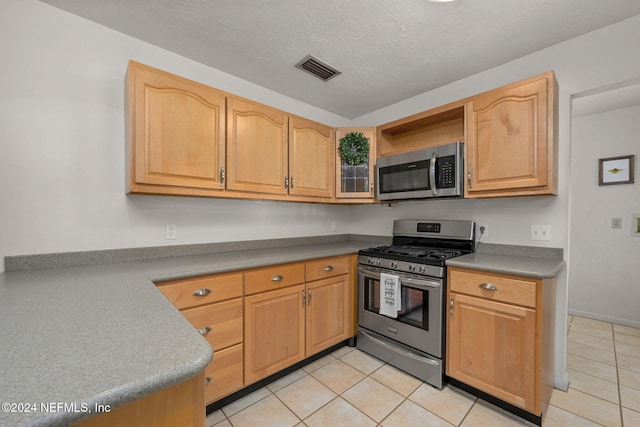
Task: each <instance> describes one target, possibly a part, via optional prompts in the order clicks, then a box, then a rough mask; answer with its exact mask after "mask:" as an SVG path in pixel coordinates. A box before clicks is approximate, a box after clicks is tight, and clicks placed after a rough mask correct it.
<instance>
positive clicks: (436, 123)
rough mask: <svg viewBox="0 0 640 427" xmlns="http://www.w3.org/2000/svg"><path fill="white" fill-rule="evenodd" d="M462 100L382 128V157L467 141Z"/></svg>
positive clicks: (379, 132)
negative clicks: (465, 139)
mask: <svg viewBox="0 0 640 427" xmlns="http://www.w3.org/2000/svg"><path fill="white" fill-rule="evenodd" d="M464 112H465V106H464V104H462V103H455V104H449V105H445V106H443V107H439V108H435V109H432V110H429V111H425V112H422V113H419V114H415V115H413V116H410V117H406V118H403V119H400V120H396V121H393V122H390V123H387V124H384V125H381V126H379V127H378V138H377V155H378V157H385V156H390V155H392V154H399V153H406V152H409V151H415V150H419V149H422V148H428V147H433V146H437V145H444V144H448V143H450V142H456V141H462V142H464Z"/></svg>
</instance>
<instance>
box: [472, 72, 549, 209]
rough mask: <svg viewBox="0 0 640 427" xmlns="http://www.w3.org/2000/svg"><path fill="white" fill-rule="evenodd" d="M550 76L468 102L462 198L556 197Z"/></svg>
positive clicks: (511, 85) (517, 83)
mask: <svg viewBox="0 0 640 427" xmlns="http://www.w3.org/2000/svg"><path fill="white" fill-rule="evenodd" d="M557 92H558V84H557V82H556V79H555V76H554V74H553V72H548V73H545V74H542V75H539V76H536V77H532V78H530V79H526V80H523V81H520V82H516V83H513V84H510V85H507V86H504V87H502V88H499V89H496V90H492V91H489V92H486V93H483V94H480V95H478V96H474V97H472V98H469V100H468V102H467V104H466V118H467V120H466V123H467V132H466V133H467V135H466V141H465V142H466V154H467V156H466V165H467V166H466V171H465V172H466V188H465V190H466V197H503V196H521V195H539V194H540V195H541V194H557V175H558V174H557V142H556V141H557V131H556V126H557V110H558V109H557V108H556V104H557Z"/></svg>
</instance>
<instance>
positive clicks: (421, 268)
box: [418, 265, 425, 273]
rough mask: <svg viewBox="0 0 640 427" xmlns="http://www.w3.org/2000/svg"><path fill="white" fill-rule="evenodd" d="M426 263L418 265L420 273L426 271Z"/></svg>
mask: <svg viewBox="0 0 640 427" xmlns="http://www.w3.org/2000/svg"><path fill="white" fill-rule="evenodd" d="M424 270H425V268H424V265H421V266H420V267H418V273H424Z"/></svg>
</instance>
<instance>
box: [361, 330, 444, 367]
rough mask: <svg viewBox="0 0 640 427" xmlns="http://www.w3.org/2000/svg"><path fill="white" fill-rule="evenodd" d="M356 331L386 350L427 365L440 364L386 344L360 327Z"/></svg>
mask: <svg viewBox="0 0 640 427" xmlns="http://www.w3.org/2000/svg"><path fill="white" fill-rule="evenodd" d="M358 332H360V333H361V334H362V335H364V336H366V337H367V338H369V339H370V340H371V341H373V342H375V343H376V344H379V345H381V346H383V347H384V348H386V349H387V350H391V351H393V352H394V353H398V354H401V355H403V356H407V357H409V358H411V359H414V360H417V361H418V362H421V363H428V364H429V365H433V366H440V363H438V362H436V361H435V360H431V359H427V358H426V357H423V356H420V355H418V354H413V353H411V352H409V351H405V350H400V349H397V348H395V347H393V346H391V345H389V344H387V343H386V342H384V341H382V340H379V339H377V338H375V337H372V336H371V335H370V334H368V333H366V332H365V331H363V330H362V329H360V330H359V331H358Z"/></svg>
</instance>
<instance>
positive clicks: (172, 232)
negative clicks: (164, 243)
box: [164, 224, 178, 240]
mask: <svg viewBox="0 0 640 427" xmlns="http://www.w3.org/2000/svg"><path fill="white" fill-rule="evenodd" d="M177 237H178V227H176V225H175V224H166V225H165V227H164V239H165V240H176V238H177Z"/></svg>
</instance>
